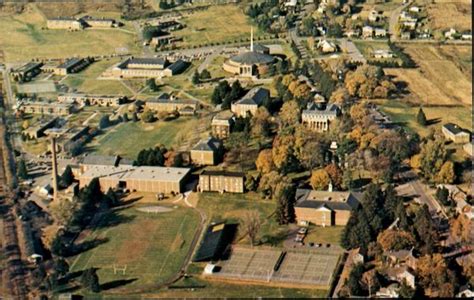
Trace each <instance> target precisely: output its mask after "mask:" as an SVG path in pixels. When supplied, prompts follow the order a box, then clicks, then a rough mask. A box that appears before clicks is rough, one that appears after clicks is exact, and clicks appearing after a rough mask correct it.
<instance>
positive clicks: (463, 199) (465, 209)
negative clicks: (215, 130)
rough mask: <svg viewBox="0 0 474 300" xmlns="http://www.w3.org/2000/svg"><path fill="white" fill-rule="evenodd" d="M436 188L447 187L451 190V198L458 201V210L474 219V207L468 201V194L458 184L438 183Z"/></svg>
mask: <svg viewBox="0 0 474 300" xmlns="http://www.w3.org/2000/svg"><path fill="white" fill-rule="evenodd" d="M436 188H445V189H447V190H448V191H449V198H450V199H452V200H453V201H454V203H456V212H457V213H458V214H464V215H466V217H468V218H469V219H471V220H472V219H474V207H473V206H472V205H470V204H469V203H468V202H467V195H466V193H464V192H463V191H462V190H461V189H460V188H459V187H458V186H457V185H454V184H438V185H437V186H436Z"/></svg>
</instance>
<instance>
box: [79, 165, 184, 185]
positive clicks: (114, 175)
mask: <svg viewBox="0 0 474 300" xmlns="http://www.w3.org/2000/svg"><path fill="white" fill-rule="evenodd" d="M189 171H190V169H189V168H168V167H149V166H130V165H128V166H127V165H119V166H117V167H116V166H110V165H107V166H105V165H94V166H91V167H90V168H88V169H87V170H86V171H85V172H84V173H83V174H82V175H81V177H85V178H95V177H98V178H104V177H106V178H110V179H116V180H148V181H164V182H179V181H181V180H182V179H183V178H184V177H185V176H186V175H187V174H188V172H189Z"/></svg>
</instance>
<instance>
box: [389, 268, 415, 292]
mask: <svg viewBox="0 0 474 300" xmlns="http://www.w3.org/2000/svg"><path fill="white" fill-rule="evenodd" d="M386 275H387V277H388V279H390V280H393V281H396V282H398V283H403V282H405V283H406V284H407V285H408V286H409V287H411V288H412V289H414V288H415V287H416V286H415V281H416V277H415V275H414V274H413V271H411V270H410V269H409V268H408V267H407V266H402V267H395V268H389V269H388V270H387V271H386Z"/></svg>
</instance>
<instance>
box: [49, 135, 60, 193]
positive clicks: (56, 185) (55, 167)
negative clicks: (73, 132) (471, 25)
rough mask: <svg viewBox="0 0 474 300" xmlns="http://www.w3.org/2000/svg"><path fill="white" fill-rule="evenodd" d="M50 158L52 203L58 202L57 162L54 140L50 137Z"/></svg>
mask: <svg viewBox="0 0 474 300" xmlns="http://www.w3.org/2000/svg"><path fill="white" fill-rule="evenodd" d="M51 158H52V163H53V193H54V194H53V201H55V202H56V201H58V189H59V188H58V160H57V156H56V138H55V137H54V136H53V137H51Z"/></svg>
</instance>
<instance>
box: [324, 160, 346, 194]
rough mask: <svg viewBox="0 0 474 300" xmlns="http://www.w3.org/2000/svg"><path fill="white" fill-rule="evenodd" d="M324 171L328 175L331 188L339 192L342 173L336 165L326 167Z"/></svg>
mask: <svg viewBox="0 0 474 300" xmlns="http://www.w3.org/2000/svg"><path fill="white" fill-rule="evenodd" d="M324 170H325V171H326V173H327V174H328V175H329V178H330V179H331V183H332V185H333V187H334V188H335V189H337V190H340V189H341V187H342V177H343V172H342V170H341V168H339V167H338V166H337V165H336V164H330V165H327V166H326V167H325V168H324Z"/></svg>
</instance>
